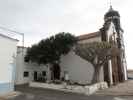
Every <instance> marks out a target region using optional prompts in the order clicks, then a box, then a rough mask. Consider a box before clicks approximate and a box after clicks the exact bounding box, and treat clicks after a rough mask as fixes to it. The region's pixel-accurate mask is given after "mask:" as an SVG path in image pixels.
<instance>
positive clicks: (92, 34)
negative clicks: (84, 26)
mask: <svg viewBox="0 0 133 100" xmlns="http://www.w3.org/2000/svg"><path fill="white" fill-rule="evenodd" d="M100 35H101V34H100V31H97V32H93V33H87V34H83V35H79V36H77V38H78V41H81V40H86V39H90V38H95V37H99V36H100Z"/></svg>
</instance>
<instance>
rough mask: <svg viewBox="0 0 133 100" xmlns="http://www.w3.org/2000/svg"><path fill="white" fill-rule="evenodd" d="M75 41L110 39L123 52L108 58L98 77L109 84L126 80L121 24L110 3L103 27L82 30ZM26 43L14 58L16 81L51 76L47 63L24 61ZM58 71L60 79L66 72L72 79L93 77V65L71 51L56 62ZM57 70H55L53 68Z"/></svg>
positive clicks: (34, 79)
mask: <svg viewBox="0 0 133 100" xmlns="http://www.w3.org/2000/svg"><path fill="white" fill-rule="evenodd" d="M77 38H78V43H90V42H94V41H99V42H101V41H107V42H110V41H113V42H114V43H115V44H116V45H117V46H118V48H119V49H120V50H122V51H123V52H122V54H121V55H120V58H119V57H116V58H115V59H111V60H110V61H108V63H107V64H106V65H105V66H106V67H104V68H103V69H101V72H100V80H101V81H107V82H108V83H109V84H117V83H119V82H122V81H124V80H127V66H126V59H125V53H124V42H123V30H122V28H121V26H120V15H119V13H118V12H117V11H115V10H113V8H112V7H110V9H109V11H108V12H107V13H106V14H105V15H104V25H103V27H102V28H101V29H100V30H99V31H97V32H94V33H88V34H83V35H80V36H77ZM26 49H27V48H25V47H18V48H17V60H16V77H15V84H24V83H29V82H30V81H37V80H39V79H41V80H45V79H50V78H51V76H50V75H51V74H50V73H51V70H50V67H48V65H40V66H39V65H37V64H34V63H26V62H24V55H25V54H26ZM56 67H58V69H59V72H60V76H59V77H60V79H61V78H63V77H65V75H66V74H67V75H68V76H69V80H70V81H72V82H77V83H82V84H90V83H91V81H92V77H93V72H94V69H93V66H92V65H91V64H90V63H89V62H87V61H86V60H84V59H82V58H81V57H79V56H78V55H76V54H75V53H74V52H73V51H70V52H69V53H68V54H67V55H65V56H62V57H61V62H60V65H59V66H56ZM54 73H57V72H54Z"/></svg>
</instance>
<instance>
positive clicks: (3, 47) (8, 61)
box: [0, 34, 18, 95]
mask: <svg viewBox="0 0 133 100" xmlns="http://www.w3.org/2000/svg"><path fill="white" fill-rule="evenodd" d="M17 42H18V40H16V39H12V38H10V37H7V36H5V35H2V34H0V95H1V94H5V93H8V92H11V91H13V90H14V79H15V67H16V66H15V57H16V49H17V46H16V45H17Z"/></svg>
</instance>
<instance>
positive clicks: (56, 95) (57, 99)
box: [3, 85, 133, 100]
mask: <svg viewBox="0 0 133 100" xmlns="http://www.w3.org/2000/svg"><path fill="white" fill-rule="evenodd" d="M16 91H19V92H21V94H20V95H19V96H12V97H10V98H5V99H3V100H133V97H132V96H107V95H102V96H100V95H97V94H93V95H90V96H86V95H83V94H76V93H69V92H62V91H57V90H50V89H41V88H31V87H28V86H27V85H25V86H17V87H16Z"/></svg>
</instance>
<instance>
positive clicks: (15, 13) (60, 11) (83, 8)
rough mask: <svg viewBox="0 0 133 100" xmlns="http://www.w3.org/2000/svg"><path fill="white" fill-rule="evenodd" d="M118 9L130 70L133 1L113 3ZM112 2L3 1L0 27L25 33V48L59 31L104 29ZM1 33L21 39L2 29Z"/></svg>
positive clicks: (0, 1) (79, 31)
mask: <svg viewBox="0 0 133 100" xmlns="http://www.w3.org/2000/svg"><path fill="white" fill-rule="evenodd" d="M111 4H112V6H113V9H114V10H117V11H119V13H120V16H121V26H122V28H123V30H124V40H125V47H126V57H127V64H128V69H133V61H132V55H133V52H132V50H133V46H132V43H133V39H132V36H133V34H132V33H133V29H132V22H133V14H132V13H131V12H132V9H133V6H132V4H133V1H132V0H111ZM109 6H110V0H0V27H5V28H8V29H11V30H15V31H18V32H21V33H24V36H25V46H31V45H32V44H34V43H37V42H38V41H40V40H41V39H44V38H46V37H48V36H51V35H53V34H56V33H58V32H70V33H72V34H74V35H76V36H77V35H80V34H86V33H91V32H95V31H98V30H99V29H100V28H101V27H102V26H103V23H104V21H103V17H104V14H105V13H106V12H107V11H108V9H109ZM0 33H6V34H8V35H9V36H12V37H15V38H18V39H19V40H20V42H19V45H21V44H22V41H21V40H22V36H21V35H12V34H11V33H10V34H9V33H8V32H5V31H4V30H1V29H0Z"/></svg>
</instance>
